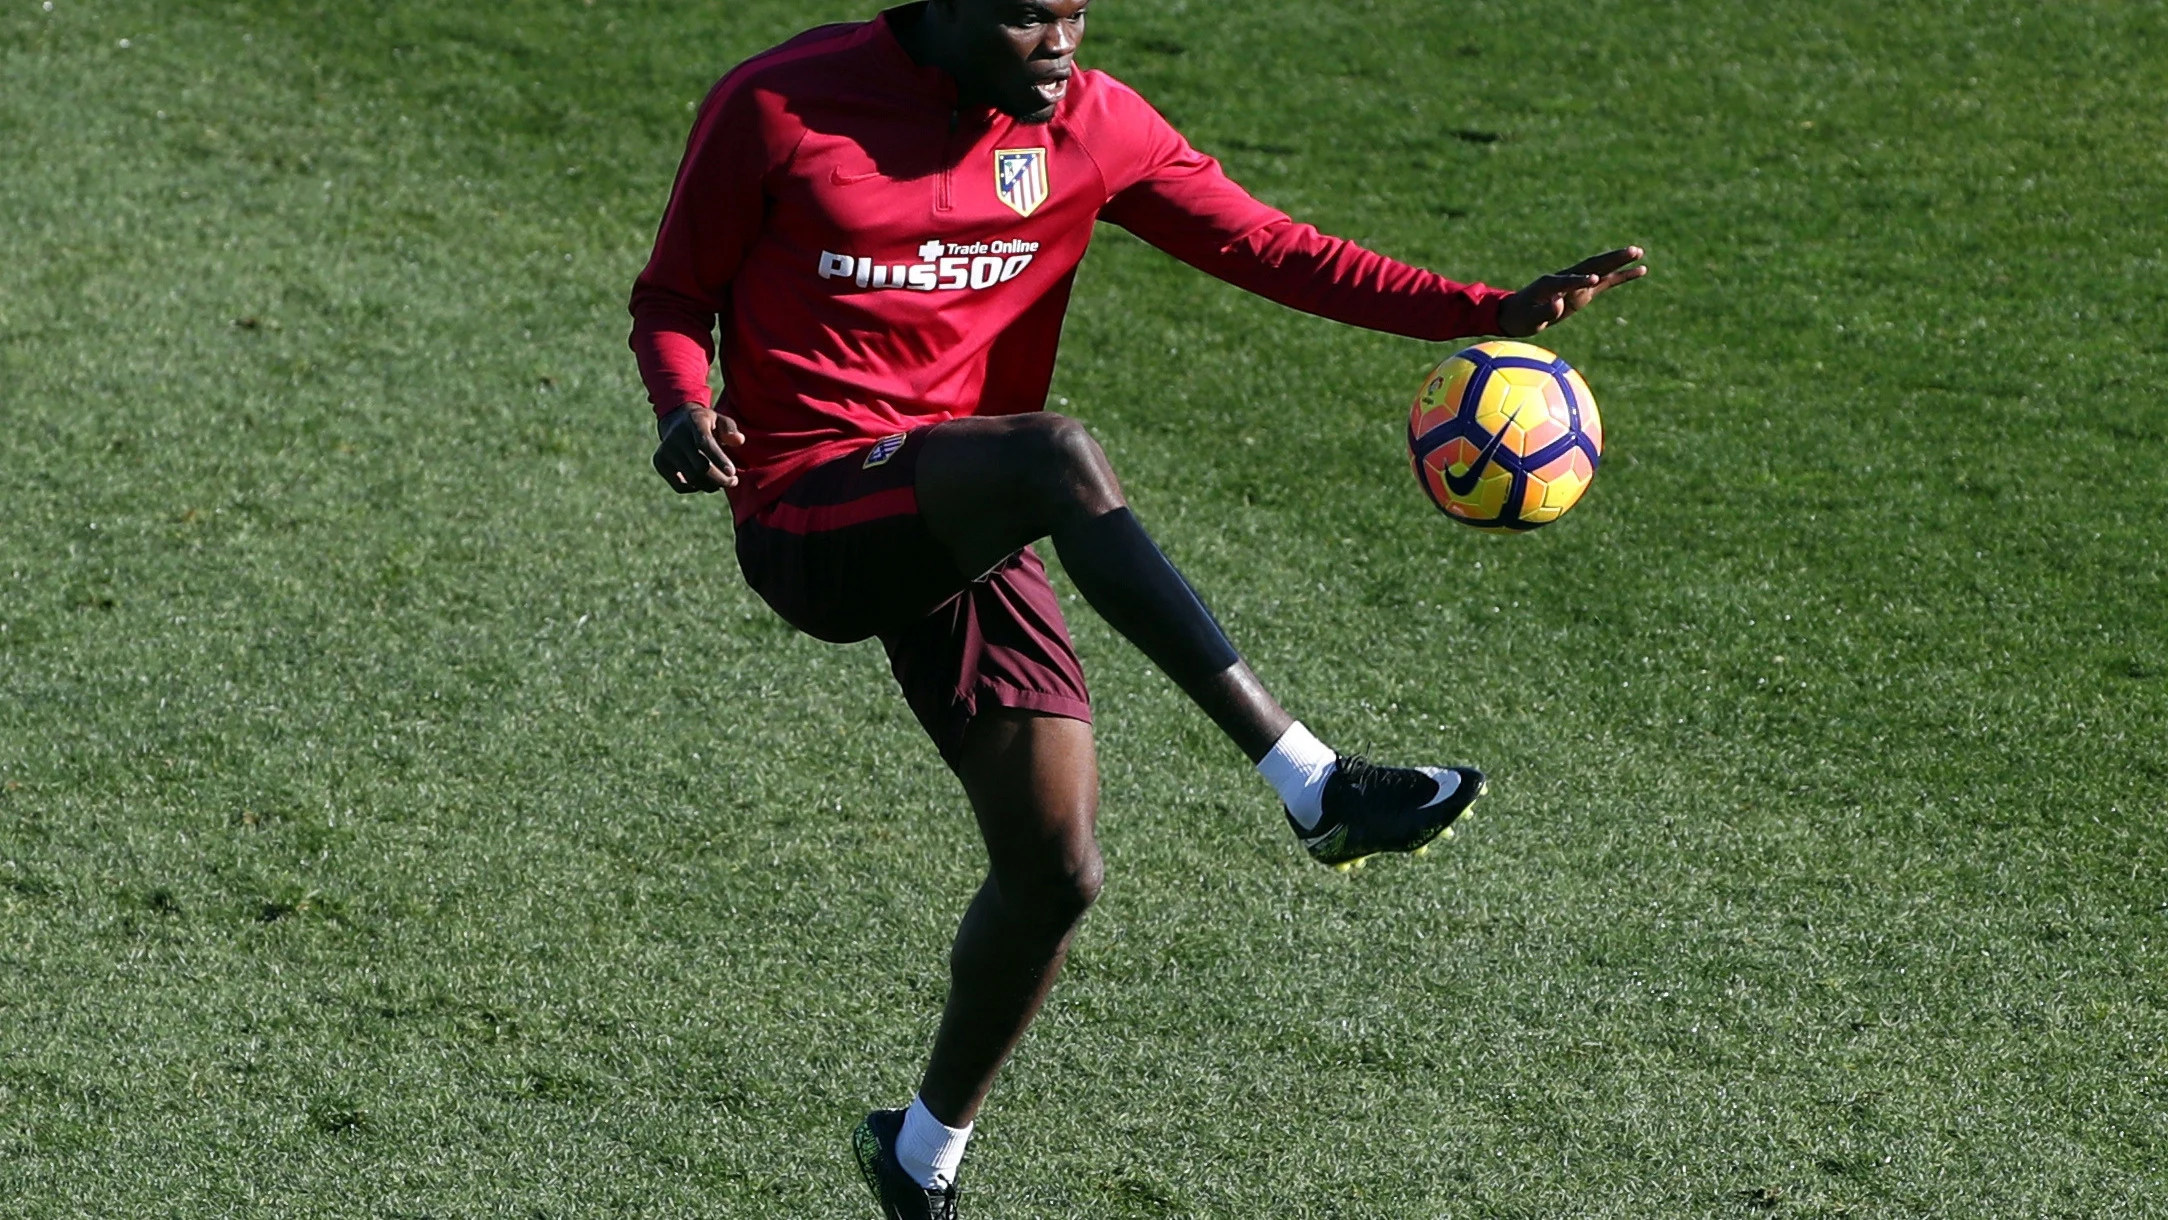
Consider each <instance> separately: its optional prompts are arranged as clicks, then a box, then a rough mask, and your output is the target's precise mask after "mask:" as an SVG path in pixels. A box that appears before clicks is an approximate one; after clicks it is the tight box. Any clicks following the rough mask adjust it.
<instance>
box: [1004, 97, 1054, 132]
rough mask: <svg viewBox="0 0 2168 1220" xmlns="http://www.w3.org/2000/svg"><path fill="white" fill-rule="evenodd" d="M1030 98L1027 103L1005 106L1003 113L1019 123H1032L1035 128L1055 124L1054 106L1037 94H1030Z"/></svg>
mask: <svg viewBox="0 0 2168 1220" xmlns="http://www.w3.org/2000/svg"><path fill="white" fill-rule="evenodd" d="M1029 97H1030V100H1029V101H1025V102H1023V103H1021V104H1019V105H1015V106H1003V107H1002V108H1001V110H1002V113H1004V114H1006V115H1008V116H1009V117H1010V118H1012V119H1015V120H1016V121H1017V122H1019V123H1030V124H1032V125H1034V126H1038V125H1042V124H1046V123H1051V122H1053V121H1054V110H1055V106H1054V104H1053V103H1050V102H1048V101H1046V100H1045V99H1044V98H1041V97H1040V96H1039V95H1038V94H1036V93H1034V94H1030V95H1029Z"/></svg>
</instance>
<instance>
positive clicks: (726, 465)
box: [693, 436, 738, 487]
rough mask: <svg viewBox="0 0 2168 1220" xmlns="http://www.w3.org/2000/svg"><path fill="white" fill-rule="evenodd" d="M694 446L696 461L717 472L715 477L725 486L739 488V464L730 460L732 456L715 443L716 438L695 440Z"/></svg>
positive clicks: (708, 437) (707, 437)
mask: <svg viewBox="0 0 2168 1220" xmlns="http://www.w3.org/2000/svg"><path fill="white" fill-rule="evenodd" d="M694 446H695V451H694V453H693V457H694V459H695V460H696V461H698V462H699V463H700V464H701V465H703V466H707V467H710V468H712V469H713V470H714V471H715V477H716V478H717V479H719V480H721V483H722V485H723V486H725V487H735V486H737V483H738V464H737V463H736V462H733V461H731V460H730V455H729V454H727V453H724V452H723V447H722V446H721V445H718V444H716V443H715V438H714V437H712V436H703V437H699V438H697V439H696V440H695V442H694Z"/></svg>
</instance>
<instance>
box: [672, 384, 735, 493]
mask: <svg viewBox="0 0 2168 1220" xmlns="http://www.w3.org/2000/svg"><path fill="white" fill-rule="evenodd" d="M655 430H656V431H657V432H659V433H661V434H662V443H661V444H659V445H657V446H655V473H656V474H659V475H661V476H662V479H663V482H665V483H668V484H669V485H670V487H671V489H672V490H674V491H676V492H677V493H678V494H679V495H691V494H692V493H693V492H696V491H721V490H722V489H723V488H725V487H736V486H737V485H738V466H737V463H735V462H733V461H731V460H730V455H729V454H727V453H724V452H723V446H725V445H742V444H744V443H745V434H744V433H742V432H740V431H738V423H737V421H736V420H734V419H731V418H730V417H729V416H727V415H717V414H716V413H715V411H714V409H713V408H711V407H696V406H692V405H690V404H688V405H686V406H682V407H679V408H678V409H677V410H675V411H672V412H670V413H669V414H668V415H665V416H663V417H662V418H661V419H659V420H656V421H655Z"/></svg>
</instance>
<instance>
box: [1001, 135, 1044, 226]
mask: <svg viewBox="0 0 2168 1220" xmlns="http://www.w3.org/2000/svg"><path fill="white" fill-rule="evenodd" d="M994 193H995V194H996V195H999V196H1001V202H1003V203H1005V204H1008V205H1009V209H1010V210H1011V211H1013V212H1015V213H1016V214H1017V215H1018V216H1029V215H1031V214H1032V213H1033V212H1036V211H1038V210H1039V205H1040V204H1042V203H1045V202H1046V196H1047V185H1046V150H1045V149H1043V148H997V149H995V150H994Z"/></svg>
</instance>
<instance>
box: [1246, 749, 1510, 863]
mask: <svg viewBox="0 0 2168 1220" xmlns="http://www.w3.org/2000/svg"><path fill="white" fill-rule="evenodd" d="M1489 787H1490V785H1489V783H1488V782H1486V781H1485V780H1484V778H1483V773H1482V772H1481V771H1478V770H1476V769H1475V768H1474V767H1381V766H1379V765H1377V764H1376V763H1373V762H1371V761H1370V760H1368V759H1366V758H1363V757H1362V756H1360V755H1348V756H1344V757H1342V758H1341V759H1340V760H1339V761H1338V762H1337V763H1335V764H1334V766H1333V769H1332V774H1331V775H1328V776H1326V777H1325V792H1324V795H1323V797H1322V799H1321V800H1320V802H1319V803H1320V804H1321V805H1323V807H1324V811H1325V812H1324V816H1323V817H1321V818H1319V819H1318V823H1317V825H1316V826H1315V827H1313V828H1311V829H1309V830H1304V829H1303V828H1302V825H1301V823H1299V822H1297V821H1295V815H1294V814H1288V815H1287V824H1288V825H1290V826H1293V827H1294V828H1295V837H1296V838H1298V839H1301V840H1302V845H1303V846H1304V847H1305V848H1308V849H1309V852H1310V855H1311V857H1312V858H1313V859H1315V860H1316V861H1317V862H1318V863H1320V864H1329V865H1331V866H1333V867H1334V868H1336V869H1339V870H1340V871H1342V872H1346V871H1347V870H1348V869H1351V868H1356V867H1359V866H1360V865H1361V864H1362V862H1363V861H1365V860H1367V859H1369V858H1370V857H1372V856H1375V855H1377V854H1379V853H1380V852H1388V851H1398V852H1414V853H1416V854H1418V855H1420V854H1422V853H1423V852H1424V851H1425V850H1427V849H1428V848H1429V846H1430V843H1431V841H1432V840H1434V839H1436V838H1438V837H1439V836H1440V835H1444V836H1447V837H1451V835H1452V833H1453V831H1452V829H1451V827H1452V825H1453V822H1454V821H1455V820H1456V819H1458V818H1459V817H1460V816H1461V815H1462V814H1464V813H1466V812H1467V811H1468V806H1470V805H1473V804H1474V803H1475V799H1476V798H1477V797H1479V796H1481V795H1483V793H1484V792H1486V791H1488V790H1489Z"/></svg>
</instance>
